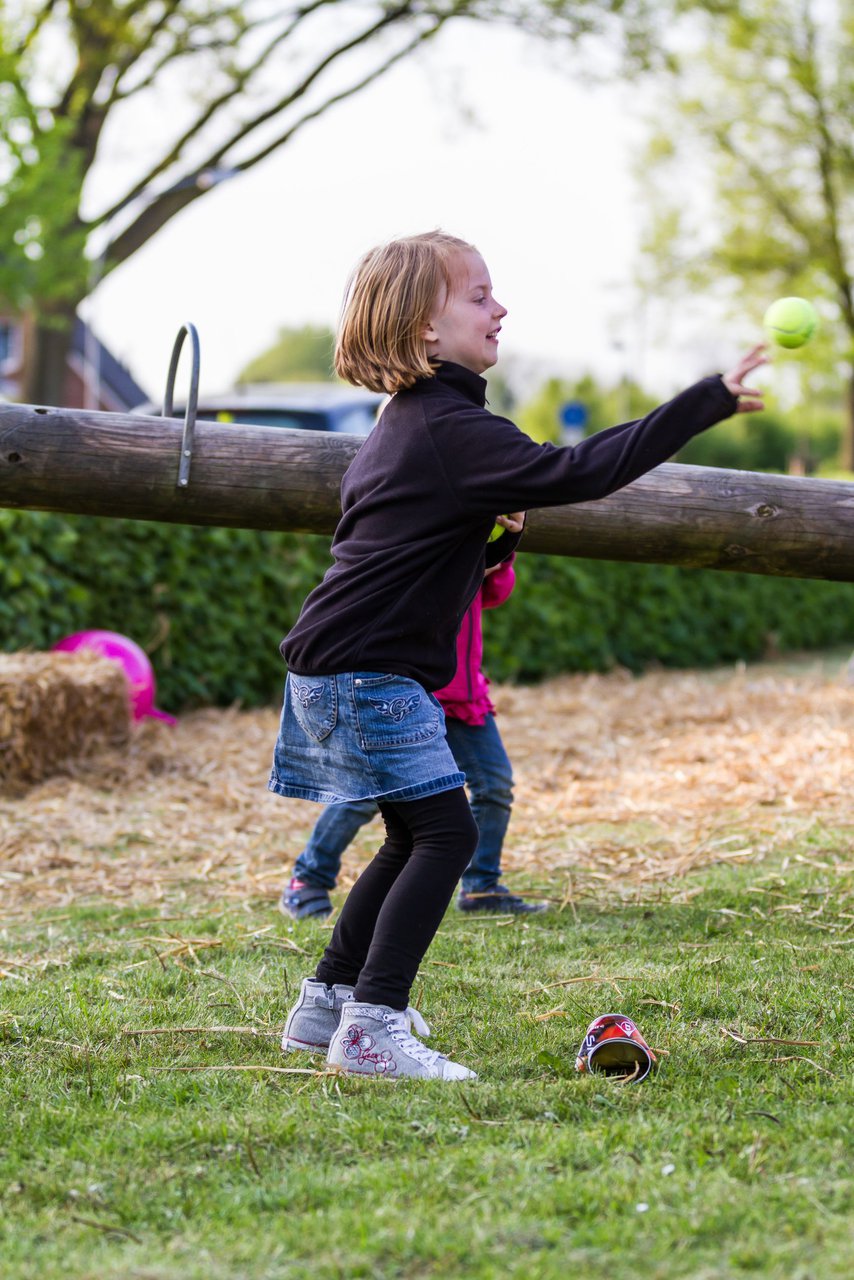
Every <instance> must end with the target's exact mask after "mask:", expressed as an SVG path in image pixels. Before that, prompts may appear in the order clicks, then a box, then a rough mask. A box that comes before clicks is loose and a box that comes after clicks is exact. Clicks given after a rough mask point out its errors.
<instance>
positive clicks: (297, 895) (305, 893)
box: [279, 878, 332, 920]
mask: <svg viewBox="0 0 854 1280" xmlns="http://www.w3.org/2000/svg"><path fill="white" fill-rule="evenodd" d="M279 910H280V911H281V913H282V915H285V916H290V918H291V919H292V920H305V919H306V918H307V917H308V916H328V915H329V914H330V913H331V911H332V903H331V901H330V899H329V893H328V892H327V890H326V889H318V887H317V885H313V884H306V882H305V881H304V880H297V879H296V878H295V879H293V880H291V881H290V883H289V884H288V885H287V886H286V887H285V888H284V889H283V890H282V896H281V898H279Z"/></svg>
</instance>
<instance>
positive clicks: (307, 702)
mask: <svg viewBox="0 0 854 1280" xmlns="http://www.w3.org/2000/svg"><path fill="white" fill-rule="evenodd" d="M293 690H294V693H295V695H296V697H297V699H298V700H299V703H300V706H303V707H306V708H308V707H311V706H313V705H314V703H315V702H317V701H318V699H319V698H321V697H322V696H323V685H322V684H297V682H296V681H294V682H293Z"/></svg>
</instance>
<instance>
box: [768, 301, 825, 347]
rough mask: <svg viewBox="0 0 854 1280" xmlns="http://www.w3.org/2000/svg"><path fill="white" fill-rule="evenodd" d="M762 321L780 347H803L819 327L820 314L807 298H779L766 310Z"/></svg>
mask: <svg viewBox="0 0 854 1280" xmlns="http://www.w3.org/2000/svg"><path fill="white" fill-rule="evenodd" d="M762 323H763V324H764V325H765V328H766V329H767V331H768V336H769V337H770V338H771V340H772V342H776V343H777V346H778V347H789V348H793V347H802V346H803V345H804V343H805V342H809V340H810V338H811V337H812V336H813V334H814V333H815V331H816V329H817V328H818V315H817V314H816V309H815V307H814V306H813V305H812V303H811V302H807V300H806V298H778V299H777V301H776V302H772V303H771V306H770V307H769V308H768V310H767V311H766V312H765V316H764V318H763V321H762Z"/></svg>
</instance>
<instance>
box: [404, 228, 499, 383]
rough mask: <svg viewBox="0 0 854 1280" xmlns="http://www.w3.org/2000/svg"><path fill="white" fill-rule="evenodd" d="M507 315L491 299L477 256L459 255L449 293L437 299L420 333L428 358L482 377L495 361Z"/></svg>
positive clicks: (483, 271) (489, 287)
mask: <svg viewBox="0 0 854 1280" xmlns="http://www.w3.org/2000/svg"><path fill="white" fill-rule="evenodd" d="M506 315H507V308H506V307H502V305H501V303H500V302H497V301H496V300H495V298H494V297H493V296H492V281H491V280H490V278H489V272H488V271H487V269H486V263H485V262H484V260H483V258H482V257H481V256H480V254H479V253H475V252H474V251H472V250H469V251H467V252H465V253H461V254H460V257H459V261H458V270H457V276H456V280H455V284H454V289H453V292H452V293H450V294H449V295H447V296H442V297H440V298H437V300H436V302H435V304H434V310H433V313H432V314H431V316H430V319H429V321H428V322H427V326H426V328H425V330H424V339H425V341H426V343H427V352H428V354H429V355H430V356H431V357H432V358H434V359H438V360H452V361H453V362H454V363H455V364H461V365H462V366H463V367H464V368H466V369H470V370H471V371H472V373H484V372H485V371H486V370H487V369H491V368H492V366H493V365H494V364H495V362H496V360H497V359H498V335H499V333H500V332H501V324H500V322H501V320H503V319H504V317H505V316H506Z"/></svg>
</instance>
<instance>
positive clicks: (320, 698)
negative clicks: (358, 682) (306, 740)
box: [288, 675, 338, 742]
mask: <svg viewBox="0 0 854 1280" xmlns="http://www.w3.org/2000/svg"><path fill="white" fill-rule="evenodd" d="M288 690H289V694H290V706H291V710H292V711H293V714H294V718H295V719H296V721H297V723H298V724H299V726H300V728H301V729H302V730H303V732H304V733H307V734H308V736H309V737H310V738H313V739H314V741H315V742H323V740H324V738H328V737H329V735H330V733H331V732H332V730H333V729H334V728H335V726H336V724H337V723H338V691H337V687H336V684H335V679H334V677H332V678H331V679H321V678H318V679H315V680H312V681H311V682H309V681H307V680H299V679H296V678H295V677H294V676H292V675H289V676H288Z"/></svg>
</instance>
